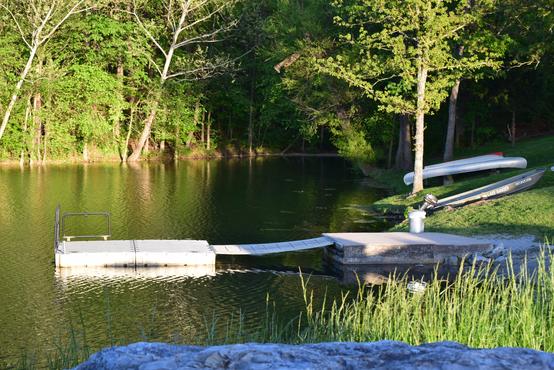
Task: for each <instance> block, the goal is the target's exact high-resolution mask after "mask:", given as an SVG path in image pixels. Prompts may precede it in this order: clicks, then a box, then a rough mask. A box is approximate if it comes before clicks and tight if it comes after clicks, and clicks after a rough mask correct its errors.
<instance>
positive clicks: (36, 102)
mask: <svg viewBox="0 0 554 370" xmlns="http://www.w3.org/2000/svg"><path fill="white" fill-rule="evenodd" d="M41 108H42V96H41V94H40V93H39V92H37V93H35V94H34V96H33V126H34V128H35V137H34V139H33V153H34V154H33V155H36V159H37V161H40V159H41V157H42V156H41V153H40V149H41V146H42V136H43V127H42V120H41V119H40V109H41Z"/></svg>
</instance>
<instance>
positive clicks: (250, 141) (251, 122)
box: [248, 68, 256, 156]
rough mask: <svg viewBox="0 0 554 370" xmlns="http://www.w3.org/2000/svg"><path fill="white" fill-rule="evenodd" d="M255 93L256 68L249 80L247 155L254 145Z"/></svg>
mask: <svg viewBox="0 0 554 370" xmlns="http://www.w3.org/2000/svg"><path fill="white" fill-rule="evenodd" d="M255 92H256V68H254V69H253V71H252V79H251V80H250V111H249V113H248V155H249V156H251V155H252V153H253V145H254V94H255Z"/></svg>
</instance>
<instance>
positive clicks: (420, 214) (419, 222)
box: [408, 211, 425, 234]
mask: <svg viewBox="0 0 554 370" xmlns="http://www.w3.org/2000/svg"><path fill="white" fill-rule="evenodd" d="M408 218H409V219H410V232H411V233H416V234H418V233H422V232H423V229H424V223H425V221H424V220H425V211H411V212H410V213H408Z"/></svg>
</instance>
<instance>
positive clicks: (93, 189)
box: [0, 158, 385, 364]
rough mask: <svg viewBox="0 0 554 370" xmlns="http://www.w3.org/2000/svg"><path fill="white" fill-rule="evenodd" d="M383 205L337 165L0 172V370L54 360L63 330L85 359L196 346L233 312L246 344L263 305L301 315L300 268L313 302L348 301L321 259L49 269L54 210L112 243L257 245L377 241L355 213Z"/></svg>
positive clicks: (249, 163) (188, 164) (369, 223)
mask: <svg viewBox="0 0 554 370" xmlns="http://www.w3.org/2000/svg"><path fill="white" fill-rule="evenodd" d="M383 195H384V193H383V191H382V190H378V189H375V188H372V187H371V185H370V184H369V183H367V181H366V180H364V179H363V178H362V177H360V175H359V174H358V173H357V172H356V170H355V169H353V168H352V166H351V165H350V164H349V163H348V162H346V161H343V160H341V159H338V158H264V159H254V160H230V161H223V160H221V161H219V160H218V161H183V162H178V163H170V164H163V163H141V164H138V165H133V166H124V165H120V164H91V165H64V166H61V165H60V166H57V165H51V166H46V167H35V168H31V169H29V168H27V169H23V170H21V169H19V168H6V167H4V168H1V167H0V364H2V363H6V362H11V361H13V360H14V359H19V358H20V357H21V354H22V353H25V352H26V353H29V352H32V351H38V352H43V353H44V352H45V351H49V350H54V349H55V346H56V344H58V343H60V341H63V340H67V335H68V330H69V328H76V329H77V330H78V331H79V333H80V335H81V334H82V333H83V332H84V333H85V334H86V341H87V343H88V344H89V345H91V346H92V347H93V348H99V347H102V346H107V345H110V344H111V343H112V342H115V343H125V342H133V341H139V340H145V339H147V340H151V341H176V342H183V343H198V344H202V343H204V341H205V339H206V337H207V333H208V330H207V329H206V323H207V322H208V323H213V322H215V323H216V326H218V328H219V329H220V330H219V331H218V332H220V333H221V332H223V331H224V329H223V328H224V327H225V325H227V323H228V322H229V320H230V318H231V317H235V318H236V316H237V315H239V313H240V314H242V315H243V318H244V323H243V328H244V330H245V331H247V332H255V331H257V330H260V325H261V324H262V322H263V318H264V317H265V315H266V312H267V310H266V306H267V303H266V302H267V301H268V300H269V302H270V306H273V302H275V310H276V314H277V316H278V317H279V319H281V320H282V321H286V320H289V319H291V318H293V317H294V316H296V315H298V313H299V312H300V311H301V310H302V308H303V307H304V303H303V298H302V294H301V284H300V278H299V267H300V268H301V269H302V272H307V273H309V274H311V275H312V276H311V278H310V287H311V288H312V289H314V291H315V296H316V297H318V299H319V297H323V295H324V294H325V292H326V293H327V295H328V296H330V297H333V296H336V295H338V294H340V292H341V290H345V289H348V286H344V285H342V284H341V282H340V281H339V279H337V278H335V277H333V275H332V273H330V272H328V271H329V269H328V267H327V266H325V263H323V262H322V252H321V251H308V252H302V253H288V254H281V255H274V256H269V257H240V258H238V257H226V258H222V259H219V260H218V263H217V265H216V267H215V268H214V269H210V268H207V269H196V270H193V271H190V270H180V269H162V270H149V269H145V270H138V271H135V270H132V269H126V270H105V271H103V270H102V269H99V270H86V269H85V270H77V271H71V272H67V271H63V270H61V271H56V269H55V267H54V262H53V261H54V259H53V240H54V236H53V235H54V233H53V224H54V210H55V207H56V205H57V204H60V205H61V207H62V212H63V211H109V212H111V215H112V239H187V238H190V239H203V240H208V241H209V242H210V243H212V244H219V243H256V242H271V241H284V240H293V239H302V238H311V237H316V236H319V234H320V233H322V232H329V231H331V232H338V231H376V230H382V229H383V228H384V227H385V226H384V224H383V223H382V221H380V220H378V219H376V218H374V217H373V216H372V215H371V214H368V213H367V211H366V210H364V208H363V206H367V205H369V204H371V203H372V202H374V201H375V200H377V199H379V198H381V197H382V196H383ZM361 206H362V207H361ZM102 227H103V225H102V224H101V223H100V222H98V220H96V219H94V218H91V219H90V222H81V223H78V222H76V223H74V224H72V225H71V224H68V228H69V229H71V228H73V230H72V231H74V232H96V231H98V230H100V229H101V228H102ZM98 232H99V231H98ZM214 318H217V319H216V320H214Z"/></svg>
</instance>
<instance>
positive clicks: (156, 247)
mask: <svg viewBox="0 0 554 370" xmlns="http://www.w3.org/2000/svg"><path fill="white" fill-rule="evenodd" d="M189 265H215V252H214V251H213V250H212V249H211V247H210V246H209V244H208V242H207V241H205V240H97V241H75V242H67V241H63V242H60V247H59V250H58V251H57V252H56V266H58V267H77V266H82V267H143V266H144V267H147V266H189Z"/></svg>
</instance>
